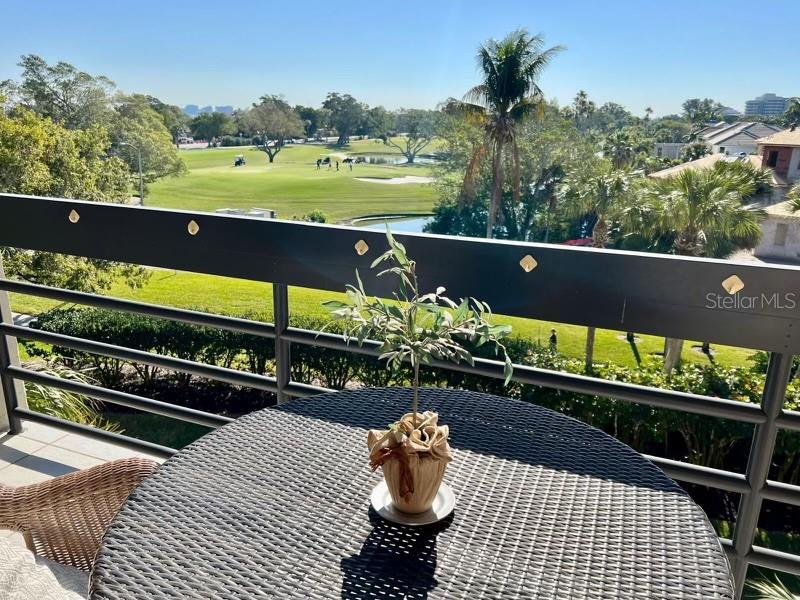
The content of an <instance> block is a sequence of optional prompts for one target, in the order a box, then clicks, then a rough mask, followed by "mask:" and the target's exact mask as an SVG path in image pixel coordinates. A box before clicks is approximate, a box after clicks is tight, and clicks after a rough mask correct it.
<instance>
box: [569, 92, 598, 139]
mask: <svg viewBox="0 0 800 600" xmlns="http://www.w3.org/2000/svg"><path fill="white" fill-rule="evenodd" d="M596 110H597V106H595V103H594V102H592V101H591V100H589V94H587V93H586V92H585V91H584V90H579V91H578V93H577V94H575V98H574V99H573V100H572V114H573V116H574V118H575V127H576V128H577V129H578V131H586V129H587V128H588V127H589V119H590V118H591V116H592V115H593V114H594V112H595V111H596Z"/></svg>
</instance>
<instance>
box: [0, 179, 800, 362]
mask: <svg viewBox="0 0 800 600" xmlns="http://www.w3.org/2000/svg"><path fill="white" fill-rule="evenodd" d="M0 210H2V211H3V214H4V217H5V218H4V219H2V220H0V245H8V246H15V247H20V248H29V249H35V250H46V251H53V252H62V253H65V254H76V255H80V256H88V257H94V258H104V259H110V260H119V261H124V262H130V263H135V264H144V265H150V266H160V267H168V268H174V269H182V270H187V271H195V272H199V273H209V274H216V275H225V276H230V277H240V278H244V279H253V280H257V281H265V282H270V283H279V284H286V285H298V286H304V287H310V288H316V289H323V290H336V291H340V290H342V289H343V288H344V285H345V283H349V282H351V281H352V280H353V271H354V270H355V269H356V268H358V269H360V270H361V273H362V276H363V279H364V283H365V285H366V286H367V289H368V291H370V292H372V293H376V294H378V295H384V296H388V295H389V294H390V292H391V290H392V288H393V285H394V282H393V281H388V280H386V278H384V279H383V280H376V278H375V276H374V273H373V272H372V271H370V269H369V265H370V263H371V262H372V260H373V259H374V258H375V257H376V256H377V255H378V254H379V253H380V252H382V251H383V250H384V249H385V247H386V241H385V239H383V234H382V233H380V232H375V231H366V230H363V229H358V228H350V227H339V226H330V225H317V224H312V223H299V222H286V221H277V220H263V219H249V218H245V217H238V216H231V215H215V214H210V213H197V212H187V211H168V210H162V209H151V208H142V207H129V206H122V205H113V204H108V203H93V202H80V201H73V200H53V199H43V198H33V197H22V196H15V195H9V194H0ZM72 210H76V211H77V212H78V213H79V215H80V218H79V220H78V221H77V223H73V222H71V221H70V220H69V219H68V215H69V213H70V211H72ZM190 221H195V222H196V223H197V225H198V227H199V229H198V230H197V232H196V234H195V235H191V234H190V233H189V231H188V224H189V222H190ZM398 237H399V238H400V239H402V241H403V243H405V244H406V245H407V247H408V250H409V253H410V254H411V255H412V256H413V257H414V258H416V259H417V260H418V262H419V268H418V271H419V277H420V280H421V281H422V283H423V285H425V286H436V285H443V286H445V287H446V288H447V289H448V293H450V294H451V295H453V296H455V297H460V296H467V295H469V296H475V297H479V298H481V299H482V300H485V301H486V302H488V303H489V304H490V305H492V307H493V308H494V310H495V311H496V312H498V313H500V314H506V315H512V316H519V317H527V318H536V319H543V320H550V321H558V322H563V323H574V324H579V325H592V326H595V327H599V328H604V329H614V330H627V331H636V332H639V333H649V334H653V335H665V336H673V337H685V338H688V339H701V340H707V341H711V342H716V343H722V344H728V345H732V346H740V347H747V348H756V349H763V350H769V351H776V352H789V353H798V352H800V336H794V335H793V334H792V333H791V331H793V330H795V329H797V328H798V327H800V302H794V305H793V306H789V302H788V300H789V299H790V296H788V295H792V296H791V298H794V294H796V286H797V282H798V280H800V268H797V267H789V266H780V267H778V266H764V265H758V264H749V263H739V264H733V263H730V262H725V261H718V260H712V259H691V258H686V257H676V256H668V255H658V254H645V253H632V252H620V251H614V250H596V249H585V248H573V247H567V246H559V245H552V244H550V245H548V244H533V243H520V242H511V241H498V240H482V239H471V238H448V237H442V236H431V235H414V234H404V235H398ZM359 240H364V241H365V242H366V243H367V245H368V246H369V250H368V251H367V252H366V253H364V254H363V255H359V254H358V253H357V252H356V251H355V249H354V246H355V244H356V243H357V242H358V241H359ZM527 254H530V255H532V256H533V257H534V258H535V259H536V261H537V262H538V266H537V267H536V268H535V269H534V270H533V271H531V272H530V273H526V272H525V271H523V269H522V268H521V267H520V265H519V261H520V260H521V259H522V258H523V257H524V256H525V255H527ZM734 274H735V275H737V276H738V277H740V278H741V279H742V281H743V282H744V286H745V290H747V293H752V294H755V295H758V297H759V298H761V295H762V294H763V295H765V297H766V298H775V299H778V300H780V303H779V302H777V300H776V301H773V302H761V301H760V302H759V303H758V306H755V307H742V306H738V307H729V308H725V309H715V308H713V307H710V306H709V304H710V301H709V295H711V297H712V298H715V297H716V296H717V295H721V296H720V298H722V299H723V300H726V301H727V300H731V299H732V298H733V297H731V296H728V295H727V293H726V292H725V290H724V289H723V288H722V285H721V283H722V281H723V280H724V279H727V278H728V277H730V276H731V275H734ZM612 282H613V283H612ZM790 326H791V327H790Z"/></svg>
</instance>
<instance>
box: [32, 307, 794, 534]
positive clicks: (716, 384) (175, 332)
mask: <svg viewBox="0 0 800 600" xmlns="http://www.w3.org/2000/svg"><path fill="white" fill-rule="evenodd" d="M243 316H244V317H246V318H250V319H255V320H263V319H261V315H258V314H248V315H243ZM292 325H294V326H297V327H301V328H304V329H317V330H318V329H321V328H322V327H323V326H326V328H327V330H329V331H330V330H331V323H330V322H328V321H326V320H321V319H317V318H308V317H299V318H293V319H292ZM34 326H35V327H38V328H41V329H43V330H46V331H51V332H55V333H62V334H66V335H71V336H75V337H82V338H87V339H91V340H96V341H101V342H107V343H112V344H116V345H120V346H126V347H130V348H135V349H138V350H143V351H148V352H157V353H159V354H163V355H166V356H173V357H177V358H182V359H187V360H194V361H199V362H204V363H208V364H212V365H218V366H223V367H227V368H234V369H242V370H247V371H250V372H253V373H258V374H271V373H273V372H274V358H275V353H274V343H273V341H272V340H269V339H264V338H258V337H255V336H250V335H244V334H237V333H232V332H226V331H219V330H215V329H209V328H205V327H197V326H193V325H187V324H183V323H178V322H174V321H168V320H163V319H155V318H150V317H144V316H138V315H129V314H125V313H118V312H112V311H107V310H100V309H66V310H64V309H61V310H53V311H50V312H47V313H44V314H42V315H40V316H39V317H38V319H37V321H36V323H35V324H34ZM333 330H334V331H335V330H336V329H335V327H334V328H333ZM507 345H508V352H509V355H510V356H511V358H512V359H513V360H514V362H516V363H520V364H524V365H531V366H535V367H540V368H545V369H551V370H556V371H566V372H569V373H576V374H581V373H583V369H584V365H583V362H582V361H580V360H576V359H568V358H566V357H564V356H561V355H559V354H557V353H554V352H551V351H550V350H549V349H546V348H543V347H541V346H540V345H538V344H536V343H534V342H531V341H529V340H524V339H520V338H512V339H510V340H509V343H508V344H507ZM28 352H29V353H30V354H31V355H47V356H48V357H50V358H56V359H57V360H60V361H63V362H65V363H66V364H69V365H72V366H74V367H80V368H86V367H91V368H92V369H93V375H94V378H95V379H96V380H97V381H98V382H99V384H100V385H103V386H105V387H109V388H113V389H121V390H125V391H132V392H134V393H138V394H141V395H144V396H148V397H153V398H156V399H159V400H162V401H166V402H172V403H175V404H179V405H182V406H187V407H191V408H195V409H198V410H205V411H210V412H215V413H224V414H229V415H234V416H235V415H239V414H243V413H246V412H249V411H252V410H256V409H258V408H262V407H266V406H269V405H271V404H273V403H274V402H275V397H274V395H273V394H271V393H267V392H261V391H258V390H251V389H243V388H240V387H237V386H231V385H227V384H222V383H218V382H209V381H206V380H202V379H199V378H197V377H193V376H191V375H188V374H185V373H174V372H168V371H165V370H163V369H159V368H154V367H149V366H146V365H140V364H129V363H125V362H123V361H119V360H116V359H112V358H106V357H101V356H96V355H91V354H87V353H84V352H76V351H73V350H69V349H66V348H42V346H41V345H40V344H28ZM291 352H292V370H291V376H292V378H293V380H295V381H300V382H304V383H314V384H319V385H322V386H325V387H329V388H335V389H338V388H344V387H353V386H360V385H366V386H390V385H406V384H408V381H409V374H408V373H406V372H400V373H396V374H392V373H389V372H388V371H387V370H386V369H385V367H384V366H383V365H382V364H379V362H378V360H377V359H376V358H373V357H368V356H363V355H360V354H355V353H350V352H342V351H337V350H330V349H326V348H321V347H318V346H305V345H299V344H295V345H292V348H291ZM474 353H475V355H476V356H483V355H485V352H483V351H482V349H481V348H476V349H474ZM491 357H492V356H489V358H491ZM765 367H766V362H765V359H764V356H763V355H759V356H757V358H756V360H755V361H754V365H753V366H752V367H751V368H745V367H721V366H718V365H713V364H711V365H707V366H699V365H695V364H686V365H684V366H683V367H682V369H681V370H680V371H679V372H676V373H673V374H672V375H671V376H668V375H666V374H665V373H663V371H662V370H661V367H660V365H659V364H658V363H655V362H653V363H647V362H645V363H643V364H642V365H641V366H640V367H639V368H629V367H623V366H619V365H613V364H597V365H595V368H594V372H595V375H596V376H597V377H599V378H601V379H606V380H614V381H624V382H630V383H635V384H639V385H645V386H651V387H658V388H666V389H674V390H679V391H684V392H691V393H695V394H702V395H706V396H713V397H721V398H728V399H731V400H737V401H741V402H758V401H759V399H760V394H761V390H762V389H763V385H764V377H765V374H764V372H765ZM421 381H422V383H423V385H428V386H446V387H453V388H464V389H471V390H477V391H485V392H489V393H494V394H499V395H505V396H510V397H514V398H519V399H521V400H524V401H528V402H534V403H536V404H539V405H542V406H546V407H548V408H552V409H554V410H557V411H560V412H563V413H566V414H568V415H571V416H573V417H575V418H578V419H580V420H582V421H584V422H586V423H589V424H591V425H594V426H595V427H598V428H600V429H602V430H604V431H606V432H608V433H610V434H612V435H614V436H616V437H617V438H618V439H620V440H621V441H623V442H624V443H626V444H628V445H630V446H632V447H633V448H635V449H636V450H638V451H640V452H645V453H649V454H653V455H656V456H664V457H667V458H673V459H676V460H682V461H688V462H691V463H695V464H702V465H706V466H709V467H714V468H719V469H730V470H734V471H739V472H742V471H743V470H744V466H745V463H746V457H747V453H748V450H749V445H750V438H751V435H752V426H750V425H746V424H742V423H736V422H733V421H728V420H724V419H716V418H710V417H703V416H698V415H690V414H685V413H679V412H676V411H670V410H663V409H658V408H653V407H649V406H644V405H638V404H632V403H628V402H622V401H615V400H611V399H608V398H603V397H598V396H587V395H581V394H576V393H573V392H568V391H564V390H556V389H548V388H542V387H537V386H530V385H522V384H518V383H512V384H511V385H509V386H508V387H507V388H504V387H503V385H502V382H501V381H500V380H498V379H492V378H487V377H481V376H477V375H471V374H465V373H459V372H456V371H449V370H445V369H433V368H423V370H422V372H421ZM799 400H800V383H799V382H798V380H797V379H793V380H792V381H791V382H790V386H789V391H788V394H787V400H786V408H789V409H797V407H798V401H799ZM113 410H114V411H115V412H120V411H122V412H124V409H120V408H119V407H114V408H113ZM162 443H163V440H162ZM771 476H772V477H774V478H777V479H780V480H781V481H785V482H788V483H795V484H798V483H800V436H799V435H796V434H786V435H779V436H778V441H777V444H776V454H775V465H774V467H773V472H772V474H771ZM692 493H693V495H694V496H695V497H696V498H697V499H698V500H700V501H701V503H702V504H703V505H704V506H706V507H707V509H708V510H709V512H710V514H712V516H714V517H719V518H723V519H730V518H731V516H732V514H733V511H735V505H736V502H735V498H733V497H729V496H728V495H726V494H720V493H718V492H714V491H708V490H705V491H704V490H703V489H702V488H693V492H692ZM786 510H791V509H789V508H787V509H786ZM777 520H779V521H781V522H782V523H784V524H785V523H789V522H791V519H786V512H785V511H783V515H782V516H781V517H779V518H778V519H777ZM776 525H779V523H776ZM780 528H781V527H778V529H780Z"/></svg>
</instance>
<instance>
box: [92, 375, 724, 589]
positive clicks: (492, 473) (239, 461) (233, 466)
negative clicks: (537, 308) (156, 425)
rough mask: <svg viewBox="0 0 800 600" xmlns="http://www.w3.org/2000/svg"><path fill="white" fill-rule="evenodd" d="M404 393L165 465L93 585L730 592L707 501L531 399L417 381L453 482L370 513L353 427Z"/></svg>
mask: <svg viewBox="0 0 800 600" xmlns="http://www.w3.org/2000/svg"><path fill="white" fill-rule="evenodd" d="M410 393H411V392H410V390H405V389H368V390H359V391H344V392H337V393H332V394H324V395H320V396H315V397H313V398H309V399H306V400H295V401H292V402H289V403H287V404H284V405H282V406H280V407H278V408H274V409H267V410H262V411H259V412H256V413H252V414H250V415H247V416H245V417H242V418H241V419H238V420H237V421H235V422H234V423H231V424H230V425H226V426H225V427H222V428H220V429H218V430H216V431H214V432H212V433H210V434H208V435H207V436H205V437H203V438H202V439H200V440H198V441H197V442H195V443H194V444H192V445H191V446H188V447H187V448H185V449H184V450H182V451H181V452H179V453H178V454H177V455H175V456H174V457H173V458H171V459H170V460H168V461H167V462H166V463H165V464H164V465H163V466H162V467H161V468H160V469H159V470H158V472H156V473H155V475H153V476H151V477H150V478H148V479H147V480H145V481H144V483H142V484H141V485H140V487H139V488H138V489H137V490H136V491H135V492H134V493H133V494H132V495H131V497H130V498H129V500H128V501H127V503H126V504H125V506H124V507H123V509H122V511H121V512H120V514H119V515H118V517H117V519H116V520H115V522H114V523H113V525H112V526H111V528H110V529H109V531H108V533H107V534H106V537H105V539H104V541H103V545H102V548H101V550H100V553H99V556H98V559H97V561H96V564H95V568H94V571H93V573H92V581H91V598H93V599H101V598H102V599H108V600H125V599H131V600H132V599H136V600H142V599H150V598H170V599H178V598H180V599H188V598H197V599H203V600H207V599H210V598H237V599H254V598H276V599H293V598H297V599H301V598H302V599H320V598H339V599H345V600H350V599H373V598H374V599H379V598H380V599H383V600H401V599H403V600H408V599H414V600H417V599H426V598H428V599H439V598H442V599H448V600H453V599H457V598H464V599H470V600H476V599H479V598H491V599H501V598H502V599H507V598H508V599H511V598H535V599H544V598H553V599H559V600H563V599H578V598H581V599H583V598H591V599H603V600H608V599H630V598H642V599H645V598H647V599H654V598H680V599H683V600H687V599H694V598H696V599H698V600H700V599H702V600H712V599H716V598H726V599H730V598H732V597H733V592H732V582H731V579H730V573H729V570H728V564H727V561H726V559H725V556H724V554H723V551H722V548H721V547H720V544H719V542H718V540H717V538H716V536H715V535H714V531H713V530H712V528H711V526H710V525H709V523H708V520H707V519H706V517H705V515H704V513H703V512H702V511H701V510H700V509H699V508H698V507H697V506H696V505H695V504H694V503H693V502H692V500H691V499H690V498H689V497H688V496H687V495H686V494H685V493H684V492H683V491H682V490H681V489H680V488H679V487H678V486H677V485H676V484H675V483H674V482H673V481H672V480H671V479H669V478H668V477H666V476H665V475H664V474H663V473H662V472H661V471H660V470H659V469H657V468H656V467H655V466H653V465H652V464H651V463H650V462H648V461H647V460H645V459H644V458H642V457H641V456H640V455H638V454H637V453H636V452H634V451H633V450H631V449H630V448H628V447H627V446H625V445H623V444H621V443H620V442H618V441H616V440H615V439H613V438H612V437H610V436H608V435H606V434H605V433H603V432H601V431H599V430H597V429H594V428H592V427H589V426H587V425H585V424H583V423H580V422H578V421H575V420H573V419H570V418H568V417H565V416H563V415H560V414H558V413H555V412H553V411H550V410H547V409H544V408H541V407H538V406H535V405H532V404H527V403H522V402H518V401H515V400H509V399H506V398H500V397H497V396H490V395H486V394H478V393H473V392H465V391H452V390H441V389H426V390H423V391H422V392H421V406H422V409H425V410H436V411H438V412H439V414H440V422H441V423H446V424H448V425H450V435H451V445H452V446H453V449H454V454H455V458H454V460H453V462H452V463H451V464H450V466H449V467H448V470H447V473H446V475H445V481H446V482H448V483H449V484H450V485H451V486H452V487H453V489H454V490H455V493H456V495H457V503H456V509H455V512H454V513H453V514H452V515H451V516H450V517H449V518H448V519H447V520H445V521H444V522H442V523H440V524H437V525H434V526H429V527H424V528H410V527H403V526H398V525H393V524H390V523H387V522H385V521H383V520H382V519H381V518H380V517H378V516H377V515H375V514H374V513H373V511H371V509H370V508H369V495H370V492H371V490H372V488H373V487H374V486H375V485H376V484H377V483H378V482H379V481H380V478H381V477H380V474H379V473H371V472H370V471H369V468H368V467H367V449H366V442H365V440H366V430H367V429H369V428H375V427H382V426H384V425H385V424H387V423H389V422H391V421H393V420H396V419H397V418H398V417H399V416H400V415H401V414H402V413H403V412H405V411H406V409H407V407H408V406H409V404H410Z"/></svg>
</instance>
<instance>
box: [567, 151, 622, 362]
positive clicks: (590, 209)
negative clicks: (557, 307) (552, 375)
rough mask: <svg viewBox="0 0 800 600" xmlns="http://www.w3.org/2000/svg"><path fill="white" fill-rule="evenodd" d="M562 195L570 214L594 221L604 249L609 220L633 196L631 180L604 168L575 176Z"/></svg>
mask: <svg viewBox="0 0 800 600" xmlns="http://www.w3.org/2000/svg"><path fill="white" fill-rule="evenodd" d="M562 193H563V195H564V197H565V202H566V206H567V210H568V212H570V213H571V214H572V215H573V216H575V217H584V216H589V217H591V218H593V219H594V226H593V227H592V246H593V247H594V248H605V247H606V246H607V245H608V242H609V238H610V236H609V224H608V222H609V220H610V219H611V218H612V216H613V215H614V214H615V213H617V212H619V211H621V210H623V207H624V205H625V204H627V203H628V201H629V198H630V195H631V185H630V180H629V179H628V176H627V175H626V174H625V173H624V172H622V171H619V170H617V169H616V168H614V167H612V168H608V167H606V168H604V169H602V170H601V171H600V172H599V173H596V174H593V175H590V176H589V177H586V176H585V174H584V173H582V172H573V173H571V174H570V178H569V180H568V182H567V183H566V185H565V186H564V188H563V190H562ZM594 340H595V328H594V327H588V328H587V329H586V372H587V373H590V372H591V371H592V364H593V362H594Z"/></svg>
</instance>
